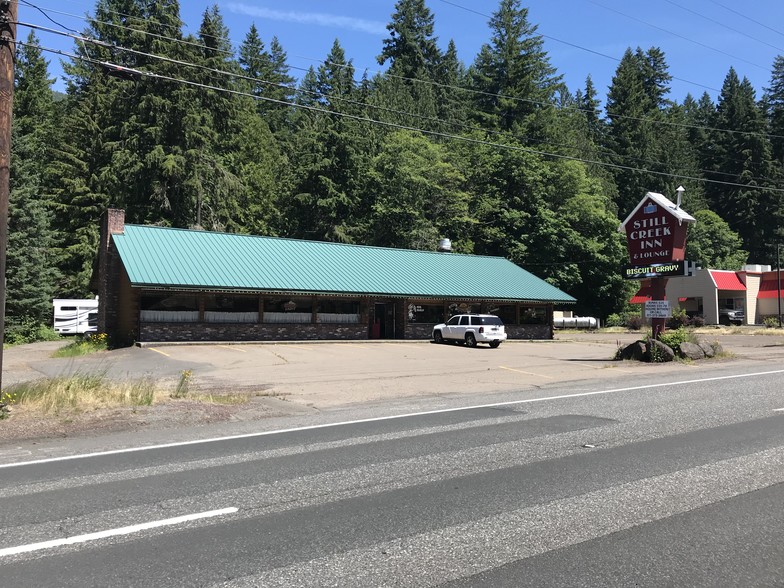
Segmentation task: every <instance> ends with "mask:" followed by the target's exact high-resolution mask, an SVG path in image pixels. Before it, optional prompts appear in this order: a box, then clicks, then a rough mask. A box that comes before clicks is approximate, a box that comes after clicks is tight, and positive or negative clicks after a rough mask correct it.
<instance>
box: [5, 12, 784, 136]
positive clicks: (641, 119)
mask: <svg viewBox="0 0 784 588" xmlns="http://www.w3.org/2000/svg"><path fill="white" fill-rule="evenodd" d="M20 1H22V2H25V3H27V4H29V2H26V0H20ZM440 1H441V2H444V3H446V4H450V5H452V6H455V7H457V8H461V9H463V10H467V11H469V12H473V13H475V14H479V15H481V16H487V15H485V14H483V13H481V12H478V11H476V10H472V9H469V8H465V7H463V6H460V5H458V4H455V3H454V2H449V1H448V0H440ZM36 8H37V7H36ZM39 10H41V11H42V12H43V10H42V9H40V8H39ZM46 10H50V9H46ZM50 11H51V10H50ZM51 12H57V11H51ZM108 12H112V13H117V12H116V11H108ZM58 14H68V13H60V12H58ZM117 14H123V13H117ZM69 16H73V17H74V18H80V19H83V20H91V21H94V22H100V23H102V24H106V25H109V26H112V27H117V28H121V29H126V30H130V31H134V32H138V33H142V34H145V35H150V36H153V37H157V38H161V39H165V40H169V41H172V42H175V43H183V44H186V45H190V46H195V47H198V48H200V49H207V50H212V51H216V52H220V53H224V54H227V55H234V52H233V51H223V50H219V49H214V48H210V47H206V46H205V45H203V44H201V43H194V42H190V41H187V40H185V39H178V38H174V37H168V36H165V35H159V34H156V33H151V32H149V31H143V30H139V29H135V28H133V27H128V26H123V25H117V24H114V23H109V22H105V21H96V20H95V19H92V18H89V17H88V18H86V19H85V18H83V17H79V16H76V15H71V14H69ZM488 18H489V17H488ZM26 26H32V25H26ZM164 26H165V25H164ZM65 28H67V27H65ZM69 30H70V29H69ZM51 32H56V33H58V34H62V32H61V31H51ZM73 38H75V39H76V37H73ZM87 39H88V37H83V41H82V42H84V40H87ZM115 47H116V48H118V49H122V47H119V46H115ZM575 47H578V48H580V49H585V50H587V51H591V50H590V49H586V48H584V47H579V46H577V45H575ZM127 50H128V51H132V50H130V49H127ZM295 57H297V58H299V59H305V60H309V61H314V62H317V63H325V64H329V65H334V66H336V67H343V68H345V67H348V65H347V64H339V63H335V62H327V61H323V62H322V61H321V60H318V59H315V58H310V57H304V56H295ZM607 57H609V56H607ZM611 59H614V60H616V61H618V60H617V59H616V58H611ZM186 65H187V63H186ZM193 67H199V66H196V65H193ZM289 68H290V69H295V70H299V71H307V70H306V69H304V68H300V67H296V66H289ZM364 71H370V72H372V73H382V72H381V71H379V70H369V69H366V70H364ZM230 75H231V74H230ZM385 75H387V76H388V77H390V78H395V79H401V80H406V81H411V82H415V83H420V84H428V85H431V86H434V87H440V88H444V89H449V90H458V91H462V92H465V93H469V94H474V95H482V96H488V97H494V98H503V99H508V100H514V101H517V102H522V103H527V104H533V105H537V106H544V107H550V106H552V107H554V108H557V109H559V110H575V111H581V112H592V111H591V110H590V109H586V108H580V107H576V106H554V105H553V104H551V103H546V102H539V101H536V100H531V99H527V98H520V97H518V96H509V95H504V94H496V93H491V92H483V91H481V90H475V89H473V88H462V87H459V86H453V85H448V84H442V83H439V82H436V81H433V80H420V79H417V78H410V77H406V76H399V75H395V74H391V73H389V72H385ZM672 79H678V80H680V81H685V82H687V83H691V84H694V85H699V86H701V85H700V84H696V83H695V82H689V81H688V80H683V79H680V78H675V77H673V78H672ZM285 87H287V88H288V87H289V86H285ZM701 87H703V88H707V89H710V90H716V89H715V88H710V87H708V86H701ZM292 89H294V90H295V89H296V88H294V87H292ZM716 91H718V90H716ZM607 118H608V119H610V120H615V119H618V120H622V119H623V120H635V121H638V122H648V123H651V124H655V125H665V126H669V127H675V128H686V129H698V130H706V131H713V132H720V133H732V134H740V135H747V136H763V137H768V138H782V139H784V136H779V135H770V134H765V133H754V132H751V131H738V130H733V129H719V128H715V127H706V126H702V125H692V124H688V123H677V122H672V121H663V120H656V119H652V118H650V117H633V116H629V115H621V114H611V113H607Z"/></svg>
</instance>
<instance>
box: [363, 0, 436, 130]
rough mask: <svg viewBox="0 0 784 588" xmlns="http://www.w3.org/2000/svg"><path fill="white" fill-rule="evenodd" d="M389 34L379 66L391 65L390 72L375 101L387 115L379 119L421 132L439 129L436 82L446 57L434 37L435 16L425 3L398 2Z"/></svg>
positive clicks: (421, 0)
mask: <svg viewBox="0 0 784 588" xmlns="http://www.w3.org/2000/svg"><path fill="white" fill-rule="evenodd" d="M387 30H388V31H389V38H387V39H385V40H384V43H383V49H382V51H381V55H379V56H378V63H379V64H380V65H384V64H386V63H387V62H389V69H388V70H387V72H386V73H385V74H384V75H382V76H381V77H380V78H379V79H378V80H377V81H376V84H375V85H376V96H375V98H374V100H373V101H372V102H373V104H375V105H377V106H381V107H383V108H385V109H387V111H386V112H384V111H381V113H380V114H379V115H378V116H379V117H380V118H382V119H383V120H388V121H390V122H395V123H398V124H404V125H408V126H414V127H418V128H428V129H437V128H439V127H440V124H439V123H438V121H437V116H438V112H439V106H438V102H437V101H438V91H437V88H436V86H434V85H433V82H437V81H438V74H439V71H438V68H439V64H440V63H441V61H442V56H441V51H440V50H439V48H438V42H437V41H438V40H437V38H436V37H435V36H434V34H433V31H434V18H433V14H432V13H431V12H430V10H429V9H428V8H427V6H425V2H424V0H398V2H397V3H396V4H395V12H394V13H393V14H392V20H391V22H390V23H389V24H388V25H387ZM390 111H398V112H399V113H411V114H412V116H411V117H407V116H405V114H397V115H396V114H393V113H391V112H390Z"/></svg>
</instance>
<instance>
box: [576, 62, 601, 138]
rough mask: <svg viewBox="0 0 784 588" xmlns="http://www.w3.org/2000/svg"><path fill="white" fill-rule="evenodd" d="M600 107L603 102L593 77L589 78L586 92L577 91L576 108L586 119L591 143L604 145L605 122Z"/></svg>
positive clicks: (586, 83) (586, 81) (586, 80)
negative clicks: (598, 96)
mask: <svg viewBox="0 0 784 588" xmlns="http://www.w3.org/2000/svg"><path fill="white" fill-rule="evenodd" d="M600 106H601V102H600V101H599V99H598V98H597V92H596V87H595V86H594V85H593V79H591V76H588V77H587V78H586V79H585V90H583V91H580V90H578V91H577V95H576V97H575V107H576V108H577V109H579V111H580V113H581V114H582V116H583V117H584V118H585V124H586V127H587V131H588V137H589V138H590V140H591V142H593V143H594V144H596V145H602V144H604V133H605V126H604V121H603V120H602V113H601V109H600Z"/></svg>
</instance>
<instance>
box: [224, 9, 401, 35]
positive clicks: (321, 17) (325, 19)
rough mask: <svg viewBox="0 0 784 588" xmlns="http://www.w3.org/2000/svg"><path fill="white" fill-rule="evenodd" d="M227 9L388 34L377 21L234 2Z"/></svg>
mask: <svg viewBox="0 0 784 588" xmlns="http://www.w3.org/2000/svg"><path fill="white" fill-rule="evenodd" d="M226 9H227V10H229V11H230V12H234V13H236V14H244V15H247V16H255V17H258V18H267V19H270V20H279V21H284V22H296V23H300V24H310V25H317V26H320V27H331V28H338V29H349V30H352V31H361V32H363V33H369V34H371V35H385V34H386V32H387V27H386V24H385V23H383V22H379V21H375V20H363V19H361V18H352V17H350V16H340V15H337V14H324V13H319V12H285V11H282V10H272V9H271V8H262V7H259V6H248V5H247V4H241V3H239V2H232V3H230V4H228V5H227V6H226Z"/></svg>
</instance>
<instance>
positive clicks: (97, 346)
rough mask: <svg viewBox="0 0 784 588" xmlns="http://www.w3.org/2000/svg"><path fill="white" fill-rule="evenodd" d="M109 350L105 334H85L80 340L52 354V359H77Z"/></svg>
mask: <svg viewBox="0 0 784 588" xmlns="http://www.w3.org/2000/svg"><path fill="white" fill-rule="evenodd" d="M108 348H109V339H108V337H107V336H106V333H96V334H92V333H91V334H87V335H85V336H84V337H82V338H80V339H76V340H75V341H72V342H71V343H69V344H68V345H65V346H64V347H61V348H60V349H58V350H57V351H55V352H54V353H53V354H52V357H78V356H80V355H89V354H90V353H95V352H97V351H106V350H107V349H108Z"/></svg>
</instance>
